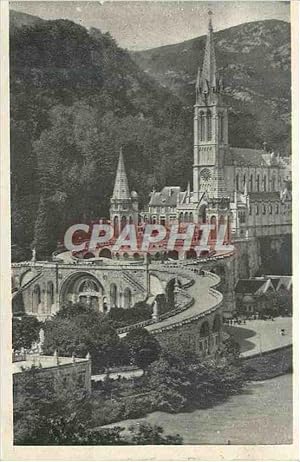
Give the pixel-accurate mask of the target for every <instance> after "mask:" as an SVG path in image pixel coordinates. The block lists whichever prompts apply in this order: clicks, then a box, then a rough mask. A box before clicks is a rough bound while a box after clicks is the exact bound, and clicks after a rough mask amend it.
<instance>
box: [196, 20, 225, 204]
mask: <svg viewBox="0 0 300 462" xmlns="http://www.w3.org/2000/svg"><path fill="white" fill-rule="evenodd" d="M208 14H209V23H208V33H207V38H206V46H205V53H204V59H203V65H202V70H200V68H199V69H198V75H197V81H196V104H195V105H194V165H193V190H194V201H195V202H198V201H199V200H200V198H201V197H202V195H203V193H206V195H207V196H208V197H209V198H221V197H223V196H224V195H226V189H225V184H224V176H223V167H224V156H225V152H226V150H227V147H228V111H227V107H226V105H224V103H223V101H222V90H223V83H222V79H221V78H220V76H219V75H218V71H217V65H216V57H215V47H214V36H213V26H212V19H211V16H212V12H211V11H209V13H208Z"/></svg>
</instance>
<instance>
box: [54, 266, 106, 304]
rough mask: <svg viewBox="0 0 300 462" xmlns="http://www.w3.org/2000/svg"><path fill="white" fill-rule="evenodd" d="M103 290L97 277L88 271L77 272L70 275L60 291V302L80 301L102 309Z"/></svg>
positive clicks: (103, 301)
mask: <svg viewBox="0 0 300 462" xmlns="http://www.w3.org/2000/svg"><path fill="white" fill-rule="evenodd" d="M105 302H106V298H105V291H104V288H103V286H102V284H101V283H100V281H98V279H97V278H96V277H95V276H93V275H92V274H89V273H77V274H73V275H72V276H70V277H69V278H68V279H67V280H66V281H65V282H64V284H63V286H62V289H61V292H60V303H61V304H66V303H81V304H83V305H86V306H89V307H91V308H94V309H95V310H97V311H102V312H103V311H104V305H105V304H106V303H105Z"/></svg>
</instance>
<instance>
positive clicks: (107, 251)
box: [99, 249, 111, 258]
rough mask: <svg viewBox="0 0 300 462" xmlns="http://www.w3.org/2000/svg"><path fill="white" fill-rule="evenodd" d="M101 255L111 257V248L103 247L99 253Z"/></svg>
mask: <svg viewBox="0 0 300 462" xmlns="http://www.w3.org/2000/svg"><path fill="white" fill-rule="evenodd" d="M99 257H103V258H111V251H110V250H109V249H102V250H101V251H100V253H99Z"/></svg>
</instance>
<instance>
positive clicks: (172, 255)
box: [167, 250, 178, 260]
mask: <svg viewBox="0 0 300 462" xmlns="http://www.w3.org/2000/svg"><path fill="white" fill-rule="evenodd" d="M167 257H168V258H171V259H172V260H178V252H177V250H170V251H169V252H168V253H167Z"/></svg>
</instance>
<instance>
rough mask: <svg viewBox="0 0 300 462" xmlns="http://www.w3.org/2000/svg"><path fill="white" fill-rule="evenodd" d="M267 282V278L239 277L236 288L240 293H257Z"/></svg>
mask: <svg viewBox="0 0 300 462" xmlns="http://www.w3.org/2000/svg"><path fill="white" fill-rule="evenodd" d="M266 282H267V280H266V279H239V280H238V282H237V284H236V286H235V289H234V290H235V292H236V293H238V294H256V293H257V291H258V290H259V289H263V286H264V285H265V284H266Z"/></svg>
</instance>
